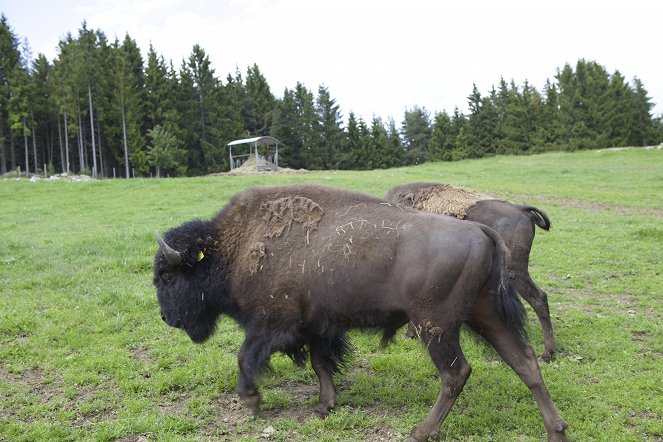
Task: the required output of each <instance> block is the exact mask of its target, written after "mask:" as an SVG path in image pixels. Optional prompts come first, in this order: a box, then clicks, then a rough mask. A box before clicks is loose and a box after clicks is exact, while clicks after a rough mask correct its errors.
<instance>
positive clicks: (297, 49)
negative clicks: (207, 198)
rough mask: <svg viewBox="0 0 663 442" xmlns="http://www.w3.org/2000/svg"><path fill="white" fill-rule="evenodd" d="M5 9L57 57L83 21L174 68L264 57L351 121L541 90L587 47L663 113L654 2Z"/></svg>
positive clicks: (349, 1)
mask: <svg viewBox="0 0 663 442" xmlns="http://www.w3.org/2000/svg"><path fill="white" fill-rule="evenodd" d="M0 11H1V12H3V13H4V14H5V15H6V16H7V19H8V21H9V24H10V26H11V27H12V28H13V30H14V32H15V33H16V34H17V35H18V36H19V37H20V38H27V39H28V42H29V44H30V47H31V49H32V52H33V53H34V54H37V53H40V52H41V53H43V54H45V55H46V56H47V58H48V59H49V60H53V59H54V58H55V57H56V55H57V52H56V47H57V43H58V41H59V40H60V39H61V38H62V37H64V36H65V35H66V33H67V32H70V33H72V34H73V35H77V33H78V30H79V29H80V27H81V23H82V22H83V20H86V21H87V25H88V28H91V29H95V30H101V31H103V32H104V33H105V34H106V36H107V37H108V38H109V40H114V39H115V38H116V37H117V38H118V39H120V40H122V39H123V38H124V35H125V34H126V33H128V34H129V35H130V36H131V38H133V39H134V40H136V42H137V43H138V46H139V47H140V48H141V50H142V51H143V54H144V55H145V54H146V52H147V50H148V48H149V45H150V43H152V45H153V46H154V48H155V50H156V52H157V53H158V54H161V55H163V56H164V57H165V58H166V60H172V61H173V64H174V65H175V66H176V67H179V66H180V64H181V62H182V60H183V59H185V58H186V57H188V56H189V55H190V54H191V50H192V48H193V45H194V44H199V45H200V46H201V47H202V48H203V49H204V50H205V52H206V53H207V54H208V55H209V58H210V60H211V61H212V65H213V68H214V69H215V71H216V75H217V76H218V77H219V78H222V79H224V80H225V77H226V76H227V75H228V74H229V73H234V72H235V70H236V68H237V67H238V68H239V69H240V70H241V71H242V73H244V74H245V73H246V68H247V66H250V65H253V64H254V63H256V64H257V65H258V67H259V68H260V70H261V71H262V73H263V75H264V76H265V78H266V79H267V81H268V82H269V85H270V87H271V89H272V92H273V93H274V94H275V95H276V96H278V97H281V96H282V94H283V90H284V88H286V87H289V88H294V86H295V85H296V83H297V81H300V82H302V83H303V84H305V85H306V86H307V87H308V88H309V89H310V90H312V91H313V92H314V93H317V89H318V86H319V85H325V86H327V87H328V89H329V92H330V94H331V96H332V98H335V99H336V101H337V103H338V104H339V105H340V106H341V111H342V113H343V117H344V119H347V116H348V114H349V112H350V111H353V112H355V114H357V115H358V116H361V117H363V118H364V119H366V120H370V119H371V118H372V116H373V115H376V116H379V117H382V118H383V119H386V118H388V117H389V116H391V117H393V118H394V120H395V121H396V123H397V124H400V122H401V121H402V119H403V112H404V111H405V110H406V109H411V108H412V107H413V106H415V105H417V106H420V107H425V108H426V109H427V110H429V111H430V112H431V115H432V114H434V113H435V112H437V111H442V110H446V111H447V112H449V113H452V112H453V110H454V108H456V107H458V108H459V109H460V110H461V111H463V112H466V111H467V96H468V95H469V94H470V93H471V91H472V84H473V83H476V85H477V87H478V88H479V91H480V92H481V93H482V95H484V94H486V93H488V91H489V90H490V88H491V87H492V86H493V85H497V83H498V82H499V80H500V77H504V78H505V79H506V80H507V81H510V80H511V79H513V80H515V82H516V84H517V85H521V84H522V83H523V82H524V80H528V81H529V83H530V84H531V85H533V86H534V87H536V89H537V90H539V91H542V89H543V86H544V84H545V82H546V79H551V80H553V77H554V75H555V73H556V70H557V68H561V67H563V65H564V64H565V63H570V64H571V65H572V66H574V65H575V63H576V61H577V60H578V59H580V58H584V59H586V60H593V61H597V62H598V63H600V64H601V65H603V66H605V68H606V69H607V70H608V72H609V73H611V74H612V73H613V72H614V71H615V70H619V71H620V72H621V73H622V75H624V76H625V78H626V79H627V80H631V79H632V78H633V77H634V76H637V77H639V78H640V79H641V80H642V82H643V83H644V86H645V88H646V89H647V91H648V92H649V96H650V97H651V99H652V101H653V102H654V103H655V104H656V107H655V108H654V113H655V114H663V32H662V29H663V1H660V0H658V1H656V0H644V1H643V0H631V1H628V2H614V1H581V0H572V1H569V0H558V1H555V2H541V1H536V0H529V1H515V0H502V1H471V0H467V1H453V2H448V1H443V0H431V1H420V0H398V1H391V0H380V1H373V0H333V1H314V0H290V1H286V0H219V1H205V0H78V1H77V0H58V1H50V0H49V1H46V0H44V1H37V0H0Z"/></svg>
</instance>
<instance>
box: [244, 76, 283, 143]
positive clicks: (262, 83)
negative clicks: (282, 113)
mask: <svg viewBox="0 0 663 442" xmlns="http://www.w3.org/2000/svg"><path fill="white" fill-rule="evenodd" d="M245 90H246V95H245V99H244V106H243V110H242V120H243V122H244V127H245V128H246V130H248V131H249V133H251V134H252V135H255V136H260V135H265V134H268V133H269V130H270V125H271V123H272V112H273V110H274V106H275V104H276V99H275V98H274V95H273V94H272V92H271V90H270V88H269V84H268V83H267V80H266V79H265V77H264V76H263V75H262V72H260V69H259V68H258V65H257V64H254V65H253V66H251V67H249V68H248V69H247V71H246V85H245Z"/></svg>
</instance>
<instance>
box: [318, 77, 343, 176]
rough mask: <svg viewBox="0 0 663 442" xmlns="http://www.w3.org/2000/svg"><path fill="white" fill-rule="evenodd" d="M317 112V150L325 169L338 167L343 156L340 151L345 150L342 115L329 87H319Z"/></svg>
mask: <svg viewBox="0 0 663 442" xmlns="http://www.w3.org/2000/svg"><path fill="white" fill-rule="evenodd" d="M315 114H316V118H317V120H318V126H317V128H318V130H317V144H318V147H319V148H318V149H317V152H318V154H319V155H320V156H321V160H322V161H321V163H322V168H323V169H327V170H329V169H338V168H339V165H340V162H341V158H339V153H340V152H343V151H344V147H343V146H342V144H343V138H344V136H343V128H342V127H341V122H342V118H343V117H342V115H341V112H340V107H339V105H338V104H336V100H334V99H333V98H331V95H330V94H329V89H327V88H326V87H324V86H320V87H318V96H317V98H316V101H315Z"/></svg>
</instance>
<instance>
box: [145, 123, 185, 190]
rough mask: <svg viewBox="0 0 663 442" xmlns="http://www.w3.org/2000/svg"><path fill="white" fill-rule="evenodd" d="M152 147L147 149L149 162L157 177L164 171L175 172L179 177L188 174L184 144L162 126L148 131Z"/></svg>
mask: <svg viewBox="0 0 663 442" xmlns="http://www.w3.org/2000/svg"><path fill="white" fill-rule="evenodd" d="M147 136H148V137H149V139H150V145H149V146H148V148H147V158H148V162H149V163H150V165H151V166H152V167H154V168H155V172H156V177H157V178H159V177H160V176H161V172H162V171H173V172H174V173H175V174H177V175H183V174H184V173H186V165H185V160H186V151H185V150H184V149H182V142H181V141H180V140H178V139H177V137H175V136H174V135H173V134H172V133H170V132H168V130H166V129H165V128H163V127H162V126H160V125H157V126H155V127H154V128H153V129H150V130H148V131H147Z"/></svg>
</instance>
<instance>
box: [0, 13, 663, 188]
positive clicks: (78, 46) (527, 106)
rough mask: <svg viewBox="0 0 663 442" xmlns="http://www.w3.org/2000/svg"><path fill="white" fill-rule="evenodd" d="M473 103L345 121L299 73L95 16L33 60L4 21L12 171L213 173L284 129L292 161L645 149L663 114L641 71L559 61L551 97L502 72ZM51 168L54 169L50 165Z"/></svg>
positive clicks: (364, 163) (0, 53)
mask: <svg viewBox="0 0 663 442" xmlns="http://www.w3.org/2000/svg"><path fill="white" fill-rule="evenodd" d="M468 106H469V112H468V113H467V114H464V113H462V112H460V111H459V110H458V109H457V108H456V109H455V110H454V112H453V114H448V113H447V112H446V111H441V112H436V113H435V114H434V115H431V113H430V112H429V111H428V110H426V108H425V107H420V106H414V107H413V108H411V109H407V110H406V111H405V112H404V115H403V120H402V121H401V122H400V124H399V125H397V124H396V122H395V121H394V120H393V119H392V118H390V119H388V120H387V121H383V120H382V119H381V118H379V117H373V119H372V120H370V121H364V120H363V119H362V118H359V117H357V116H356V115H354V114H353V113H352V112H350V113H349V115H348V117H347V119H344V117H343V115H342V113H341V110H340V105H339V104H338V103H337V102H336V100H335V99H334V98H332V95H331V93H330V91H329V89H328V88H327V87H325V86H319V87H318V89H317V91H315V92H314V91H311V90H309V89H308V88H307V87H306V86H305V85H304V84H302V83H300V82H297V83H296V85H295V86H294V87H293V88H285V90H284V91H283V94H282V97H280V98H278V97H276V96H275V95H274V94H273V93H272V91H271V89H270V86H269V83H268V82H267V80H266V78H265V77H264V76H263V74H262V73H261V72H260V69H259V67H258V66H257V65H255V64H254V65H253V66H250V67H248V68H247V69H246V72H245V73H242V72H240V71H239V70H237V71H236V72H235V73H233V74H228V75H227V76H226V77H225V79H221V78H219V77H218V76H217V75H216V73H215V71H214V69H212V68H211V62H210V59H209V57H208V55H207V54H206V53H205V51H204V49H203V48H201V47H200V46H199V45H194V46H193V49H192V52H191V54H190V55H189V56H188V58H186V59H185V60H182V62H181V64H180V65H179V66H178V67H177V68H176V67H175V66H174V65H173V62H172V61H168V62H167V61H166V60H165V59H164V57H163V56H162V55H159V54H158V53H157V52H156V50H155V49H154V48H153V47H152V46H151V45H150V48H149V50H148V52H147V59H146V60H144V59H143V56H142V54H141V51H140V49H139V48H138V46H137V44H136V42H135V41H134V40H133V39H132V38H131V37H130V36H129V35H128V34H127V35H125V37H124V39H123V40H122V41H120V40H118V39H117V38H116V39H115V40H114V41H109V40H108V38H107V37H106V36H105V34H104V33H103V32H102V31H100V30H93V29H88V27H87V25H86V23H85V22H83V23H82V25H81V28H80V29H79V30H78V34H77V35H76V36H73V35H72V34H67V35H66V36H65V37H64V38H63V39H62V40H61V41H60V42H59V45H58V55H57V57H56V58H55V59H54V60H53V61H49V60H47V59H46V57H45V56H44V55H43V54H38V55H37V56H36V58H33V57H32V53H31V51H30V48H29V45H28V42H27V39H23V40H21V39H19V37H18V36H17V35H16V34H15V33H14V32H13V30H12V28H11V27H10V25H9V23H8V20H7V18H6V17H5V16H4V14H3V15H1V16H0V172H1V173H2V174H6V173H8V172H11V173H18V171H19V170H20V171H21V173H25V174H26V175H28V174H30V173H35V172H37V171H40V172H42V173H43V172H46V173H50V174H52V173H57V172H68V173H84V174H90V175H92V176H93V177H132V176H151V175H152V176H153V175H157V176H160V175H161V176H163V175H169V176H183V175H201V174H207V173H212V172H220V171H225V170H228V169H229V161H228V149H227V146H226V145H227V143H228V142H230V141H232V140H235V139H238V138H246V137H249V136H260V135H271V136H274V137H275V138H277V139H279V140H280V141H281V143H282V144H283V145H284V149H282V151H281V153H280V155H281V157H280V165H283V166H287V167H292V168H306V169H312V170H316V169H318V170H319V169H374V168H389V167H397V166H403V165H411V164H419V163H423V162H426V161H453V160H460V159H465V158H479V157H483V156H487V155H494V154H522V153H532V152H542V151H547V150H575V149H595V148H604V147H612V146H645V145H650V144H655V143H659V142H661V141H663V123H662V121H661V117H660V116H658V117H655V116H653V115H652V108H653V103H652V102H651V99H650V98H649V97H648V96H647V90H646V89H645V87H644V85H643V84H642V82H641V81H640V80H639V79H638V78H634V79H633V80H632V81H627V80H626V79H625V78H624V76H623V75H621V74H620V73H619V71H615V72H614V73H612V74H610V73H608V72H607V70H606V69H605V68H604V67H603V66H601V65H600V64H599V63H597V62H595V61H587V60H579V61H578V62H577V63H576V64H575V66H571V65H569V64H566V65H564V67H563V68H561V69H560V68H558V69H557V72H556V75H555V76H554V79H553V80H548V81H547V82H546V84H545V86H544V88H543V91H542V92H541V93H540V92H538V91H537V90H536V89H535V88H534V87H532V86H531V85H530V84H529V83H528V82H527V81H525V82H524V83H523V84H521V85H516V84H515V82H514V81H513V80H511V81H510V82H507V81H505V80H504V79H500V81H499V83H498V84H497V87H493V88H492V89H491V90H490V91H489V92H488V93H484V94H482V93H481V92H480V91H479V90H478V88H477V87H476V86H474V88H473V90H472V92H471V93H470V95H469V96H468ZM44 168H45V169H46V170H44Z"/></svg>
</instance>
